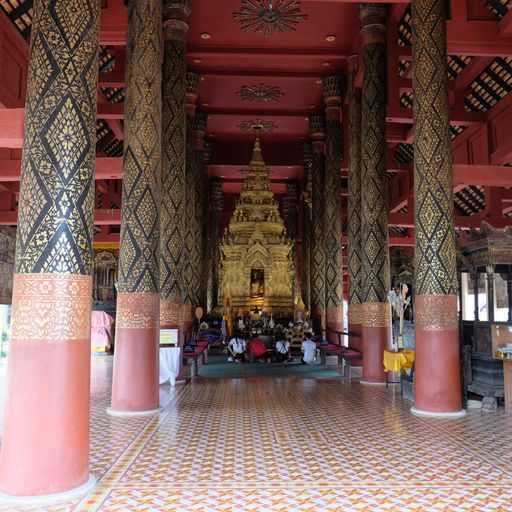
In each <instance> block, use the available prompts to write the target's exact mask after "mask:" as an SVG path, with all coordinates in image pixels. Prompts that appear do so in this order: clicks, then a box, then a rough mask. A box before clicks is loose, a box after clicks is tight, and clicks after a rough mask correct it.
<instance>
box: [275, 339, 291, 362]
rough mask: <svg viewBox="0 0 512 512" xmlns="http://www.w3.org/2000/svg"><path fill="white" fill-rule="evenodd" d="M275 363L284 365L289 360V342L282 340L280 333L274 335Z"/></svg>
mask: <svg viewBox="0 0 512 512" xmlns="http://www.w3.org/2000/svg"><path fill="white" fill-rule="evenodd" d="M276 338H277V341H276V361H277V362H278V363H286V362H288V361H290V360H291V357H290V342H289V341H288V340H285V339H284V336H283V334H282V333H279V334H277V335H276Z"/></svg>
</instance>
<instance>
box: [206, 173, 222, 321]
mask: <svg viewBox="0 0 512 512" xmlns="http://www.w3.org/2000/svg"><path fill="white" fill-rule="evenodd" d="M223 208H224V200H223V196H222V183H221V182H220V181H218V180H211V181H210V255H211V256H210V260H211V263H210V275H211V290H210V299H209V302H210V303H211V306H210V308H209V310H210V311H211V310H212V309H214V308H216V307H217V306H218V305H220V304H221V303H222V300H220V301H219V265H220V246H219V242H220V223H221V219H222V210H223Z"/></svg>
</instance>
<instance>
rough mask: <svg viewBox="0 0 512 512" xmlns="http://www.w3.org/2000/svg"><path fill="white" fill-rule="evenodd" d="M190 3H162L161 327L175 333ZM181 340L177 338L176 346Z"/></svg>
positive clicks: (178, 312) (178, 315)
mask: <svg viewBox="0 0 512 512" xmlns="http://www.w3.org/2000/svg"><path fill="white" fill-rule="evenodd" d="M190 3H191V2H190V1H184V0H168V1H167V2H164V9H163V19H164V23H163V34H164V59H163V68H162V71H163V76H162V173H161V178H162V207H161V211H160V226H161V235H160V327H161V328H170V329H178V328H179V326H180V318H181V312H182V310H183V302H182V297H181V288H182V275H181V253H182V245H183V242H182V226H183V214H184V209H185V198H184V194H185V143H186V139H185V129H186V128H185V119H186V113H185V95H186V87H187V86H186V72H187V70H186V36H187V30H188V26H187V24H186V23H185V20H186V19H187V17H188V16H189V14H190ZM182 341H183V339H182V337H181V336H180V342H182Z"/></svg>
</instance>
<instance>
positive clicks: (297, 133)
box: [0, 0, 512, 245]
mask: <svg viewBox="0 0 512 512" xmlns="http://www.w3.org/2000/svg"><path fill="white" fill-rule="evenodd" d="M251 2H252V3H253V4H258V3H259V2H256V1H255V0H251ZM266 3H267V4H268V1H266ZM289 3H290V0H286V1H285V2H283V1H278V0H274V7H275V8H276V9H277V8H278V7H279V5H281V7H282V6H283V5H284V6H286V5H287V4H289ZM386 3H389V4H390V9H389V20H388V32H387V33H388V35H387V38H388V63H387V66H388V126H387V138H388V150H389V151H388V169H389V187H390V190H389V195H390V225H391V230H392V232H393V234H394V235H397V236H401V237H403V238H404V242H403V245H410V244H411V243H412V229H411V218H410V215H411V212H412V210H411V205H412V201H413V198H412V172H411V169H412V167H411V162H412V157H413V146H412V144H413V139H414V130H413V123H412V108H411V107H412V101H413V97H412V73H413V69H412V65H411V47H410V46H411V27H410V4H409V2H407V1H405V0H400V1H396V2H386ZM509 3H510V0H452V1H450V2H448V6H449V17H448V22H447V32H448V52H449V57H448V68H449V78H450V102H451V125H452V138H453V156H454V164H455V166H454V193H455V195H454V201H455V207H456V214H457V216H458V217H457V219H458V220H457V223H458V226H459V227H460V228H467V227H468V226H469V225H473V224H474V225H477V224H478V223H479V220H480V218H483V217H486V218H490V219H494V218H495V216H496V215H499V217H497V218H496V224H498V225H503V224H505V223H507V222H508V221H507V220H506V219H507V217H506V216H508V215H511V214H512V197H511V196H512V192H511V187H512V176H511V174H510V171H509V167H508V165H509V162H512V144H511V143H509V142H508V140H509V133H510V129H512V110H511V109H512V106H509V104H512V98H511V97H510V95H509V92H510V90H511V89H512V68H511V65H512V13H509V7H510V6H509ZM244 4H245V6H246V7H247V5H248V4H247V3H246V2H243V0H194V1H193V6H192V13H191V15H190V17H189V19H188V23H189V32H188V40H187V46H188V56H187V66H188V69H189V70H190V71H193V72H196V73H198V74H199V75H200V76H201V77H202V80H201V86H200V91H199V97H198V110H199V111H202V112H205V113H207V115H208V125H207V133H206V137H207V140H208V141H209V142H211V143H212V147H213V149H212V156H211V160H210V163H209V166H208V173H209V175H210V176H211V177H215V178H218V179H220V180H221V181H222V182H223V190H224V192H225V193H227V194H236V193H237V192H238V191H239V189H240V182H241V178H242V175H241V173H240V169H241V168H242V167H245V166H246V165H247V164H248V161H249V159H250V156H251V150H252V144H253V140H254V138H255V136H256V135H255V133H253V132H251V131H247V130H248V129H250V127H251V125H261V126H263V128H264V130H268V131H261V132H260V133H259V136H260V138H261V139H262V148H263V155H264V157H265V159H266V161H267V164H268V165H269V167H270V169H271V171H272V174H271V179H272V182H273V187H274V190H275V191H276V193H278V194H280V193H283V192H284V190H285V183H286V182H288V181H290V180H300V179H301V177H302V174H303V168H302V163H303V162H302V144H303V143H304V142H305V141H307V140H308V138H309V122H308V117H309V116H310V115H311V114H318V113H321V112H322V111H323V108H324V105H323V94H322V79H323V78H324V77H326V76H328V75H331V74H341V76H342V77H343V79H344V84H346V59H347V57H348V56H349V55H351V54H354V53H357V54H358V53H360V37H359V28H360V22H359V19H358V9H359V2H358V1H356V0H349V1H347V0H301V1H300V2H296V5H294V6H293V8H294V9H295V11H294V12H293V13H292V17H291V18H287V17H286V16H284V18H283V21H284V22H285V23H287V24H288V25H287V26H288V27H291V28H292V30H284V31H282V32H275V31H273V33H272V34H271V35H268V34H267V35H264V34H262V33H258V32H256V31H254V30H242V24H241V21H240V19H239V17H237V13H241V12H242V11H243V8H244ZM0 6H1V8H2V10H3V11H4V14H5V16H4V17H3V19H2V20H0V21H2V22H3V25H2V23H0V27H4V28H5V23H8V24H9V22H10V24H11V27H15V28H16V30H17V33H18V37H19V41H18V40H16V38H14V36H12V34H11V35H10V37H11V39H12V41H14V43H13V45H14V46H16V51H17V52H18V53H19V54H20V55H22V57H20V58H19V60H20V62H21V61H22V60H23V58H25V59H27V58H28V44H27V43H28V41H29V37H30V27H31V22H32V0H19V1H18V0H0ZM295 16H298V17H295ZM6 20H8V21H6ZM295 22H296V23H295ZM126 25H127V16H126V8H125V6H124V4H123V1H122V0H102V11H101V23H100V26H101V32H100V44H101V47H100V70H99V71H100V75H99V77H100V88H99V95H98V122H97V155H98V159H97V166H96V168H97V175H96V178H97V179H96V184H97V186H96V188H97V194H96V197H97V199H96V208H97V213H96V216H95V219H96V220H95V223H96V225H97V226H99V228H98V229H101V232H102V233H103V234H107V235H108V234H112V233H115V232H116V231H117V230H118V227H116V226H117V225H118V223H119V218H120V217H119V212H116V211H115V210H118V209H119V208H120V203H121V194H120V178H121V167H122V166H121V160H120V158H121V156H122V147H123V101H124V65H125V49H124V48H125V44H126ZM6 30H7V29H6ZM7 32H8V31H7ZM19 34H21V37H20V36H19ZM23 39H24V40H25V41H23ZM6 40H7V39H6V38H5V37H4V39H3V41H4V46H3V47H1V48H0V55H1V56H6V55H7V53H6V52H7V51H8V48H7V47H6V46H5V41H6ZM23 56H24V57H23ZM3 62H4V66H3V68H2V69H3V70H4V71H3V75H2V70H0V75H2V76H0V96H1V98H0V103H1V104H2V105H3V107H4V108H0V189H1V190H0V195H1V194H3V195H4V196H5V197H7V196H8V199H7V200H4V199H2V197H0V201H1V202H2V204H3V205H4V206H1V205H0V223H2V224H8V223H9V222H10V223H13V219H15V211H10V212H8V210H15V208H16V198H17V190H18V181H19V168H20V164H19V159H20V151H19V148H20V147H21V131H20V129H19V126H21V125H20V121H21V122H22V119H23V118H22V112H21V114H19V113H17V112H14V110H16V109H17V108H18V109H19V108H22V107H23V105H24V87H23V86H20V85H19V84H18V82H19V81H20V80H21V81H23V79H19V80H18V79H17V78H16V77H15V76H14V75H12V74H10V73H7V71H6V69H7V68H6V67H5V62H6V61H5V59H4V61H3ZM20 65H21V64H20ZM25 65H26V63H25ZM25 71H26V70H25ZM20 76H22V77H23V75H20ZM16 80H18V82H17V81H16ZM16 88H18V89H19V91H18V92H16V91H14V89H16ZM14 92H16V94H17V96H16V94H14ZM344 100H345V106H344V108H343V112H342V123H343V128H344V137H343V143H344V146H345V147H344V152H343V154H344V159H343V160H342V162H341V163H340V171H341V179H342V180H345V179H346V177H347V167H348V162H347V159H346V156H347V154H348V152H347V148H346V142H347V140H348V136H347V135H348V134H347V133H346V129H347V124H348V123H347V122H346V119H347V109H346V98H344ZM20 115H21V117H19V116H20ZM6 125H8V129H7V128H6V129H5V130H7V131H6V133H3V132H2V129H3V128H2V127H3V126H6ZM15 127H17V128H16V129H17V130H18V131H16V133H14V134H13V133H11V132H12V131H13V130H14V129H15ZM9 130H10V131H9ZM7 132H8V133H7ZM2 148H3V149H2ZM491 198H494V200H493V199H491ZM343 202H344V206H346V199H345V198H344V199H343ZM228 203H229V202H228ZM228 203H227V204H228ZM496 204H498V205H499V206H498V207H496ZM9 205H10V206H9ZM107 210H108V211H107ZM502 215H504V216H505V217H502ZM2 216H3V217H2ZM463 217H467V218H468V220H463ZM2 219H3V220H2Z"/></svg>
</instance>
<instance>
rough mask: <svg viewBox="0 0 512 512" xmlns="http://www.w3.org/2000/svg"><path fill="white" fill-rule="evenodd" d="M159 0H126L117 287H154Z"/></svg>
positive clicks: (138, 289) (156, 276) (158, 187)
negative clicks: (119, 242) (125, 85)
mask: <svg viewBox="0 0 512 512" xmlns="http://www.w3.org/2000/svg"><path fill="white" fill-rule="evenodd" d="M161 5H162V4H161V2H159V1H158V0H149V1H142V0H132V1H130V3H129V20H128V36H127V48H126V51H127V83H128V84H129V87H128V89H127V95H126V100H125V139H124V140H125V148H124V161H123V206H122V219H121V244H120V256H119V291H120V292H121V293H137V292H138V293H140V292H143V293H155V292H158V291H159V259H160V258H159V253H160V251H159V243H160V236H159V235H160V217H159V211H160V205H161V198H160V190H161V183H160V163H161V161H160V154H161V137H160V133H161V76H162V75H161V65H160V62H161V41H162V26H161V19H162V16H161Z"/></svg>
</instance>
